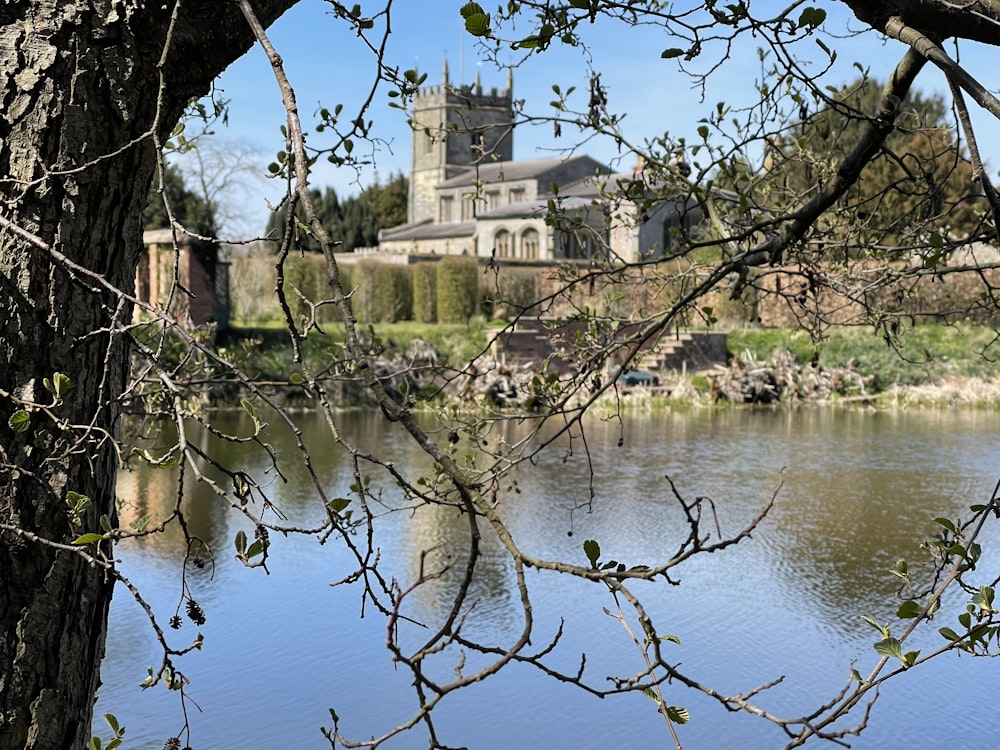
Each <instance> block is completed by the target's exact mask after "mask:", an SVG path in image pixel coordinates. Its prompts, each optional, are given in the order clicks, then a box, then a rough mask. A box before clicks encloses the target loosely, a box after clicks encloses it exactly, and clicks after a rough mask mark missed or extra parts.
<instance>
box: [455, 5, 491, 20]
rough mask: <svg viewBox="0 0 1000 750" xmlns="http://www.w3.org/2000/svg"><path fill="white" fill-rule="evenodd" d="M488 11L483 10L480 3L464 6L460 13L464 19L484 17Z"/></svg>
mask: <svg viewBox="0 0 1000 750" xmlns="http://www.w3.org/2000/svg"><path fill="white" fill-rule="evenodd" d="M485 12H486V11H485V10H483V6H482V5H480V4H479V3H466V4H465V5H463V6H462V8H461V10H459V13H461V14H462V18H468V17H469V16H475V15H482V14H483V13H485Z"/></svg>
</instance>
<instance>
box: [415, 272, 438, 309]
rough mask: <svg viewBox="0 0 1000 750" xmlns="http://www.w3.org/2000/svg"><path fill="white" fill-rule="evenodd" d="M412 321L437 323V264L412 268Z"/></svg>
mask: <svg viewBox="0 0 1000 750" xmlns="http://www.w3.org/2000/svg"><path fill="white" fill-rule="evenodd" d="M413 319H414V320H415V321H417V322H418V323H437V264H436V263H418V264H417V265H415V266H413Z"/></svg>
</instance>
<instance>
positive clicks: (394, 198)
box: [266, 174, 409, 253]
mask: <svg viewBox="0 0 1000 750" xmlns="http://www.w3.org/2000/svg"><path fill="white" fill-rule="evenodd" d="M408 185H409V182H408V180H407V179H406V177H404V176H403V175H401V174H397V175H395V176H393V177H392V178H391V179H390V180H389V182H388V183H386V184H385V185H384V186H383V185H382V184H381V183H380V182H378V181H376V183H375V184H374V185H371V186H370V187H368V188H365V190H363V191H362V192H361V194H360V195H358V196H357V197H353V196H352V197H350V198H346V199H344V200H343V201H341V200H340V199H339V198H338V196H337V192H336V191H335V190H334V189H333V188H331V187H327V188H326V189H325V190H322V191H320V190H318V189H312V190H310V196H311V197H312V201H313V205H314V206H315V210H316V216H317V218H318V219H319V221H320V222H321V223H322V224H323V227H324V228H325V229H326V231H327V234H329V235H330V237H332V238H333V241H334V242H337V243H339V244H338V246H337V250H338V251H339V252H345V253H346V252H351V251H352V250H354V248H356V247H371V246H373V245H377V244H378V233H379V230H380V229H385V228H387V227H392V226H396V225H397V224H402V223H403V222H405V221H406V201H407V195H408V190H409V188H408ZM297 215H298V217H299V220H298V222H297V225H296V227H295V237H296V246H297V247H298V248H299V249H302V250H304V251H307V252H319V251H320V244H319V242H318V241H317V240H316V238H315V236H313V235H312V234H311V233H310V232H309V231H308V230H307V229H306V221H305V219H304V214H303V212H302V211H301V209H300V210H299V211H298V214H297ZM284 227H285V212H284V211H283V210H278V211H275V212H274V213H272V214H271V217H270V218H269V219H268V223H267V230H266V234H267V236H269V237H281V236H283V235H284Z"/></svg>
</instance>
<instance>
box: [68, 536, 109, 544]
mask: <svg viewBox="0 0 1000 750" xmlns="http://www.w3.org/2000/svg"><path fill="white" fill-rule="evenodd" d="M102 541H104V534H81V535H80V536H78V537H77V538H76V539H74V540H73V541H72V542H70V543H71V544H75V545H77V546H82V545H84V544H93V543H94V542H102Z"/></svg>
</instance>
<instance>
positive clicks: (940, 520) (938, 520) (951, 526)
mask: <svg viewBox="0 0 1000 750" xmlns="http://www.w3.org/2000/svg"><path fill="white" fill-rule="evenodd" d="M934 523H939V524H941V525H942V526H944V527H945V528H946V529H948V531H950V532H951V533H952V534H957V533H958V529H957V528H955V524H954V523H952V522H951V521H950V520H949V519H947V518H935V519H934Z"/></svg>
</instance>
